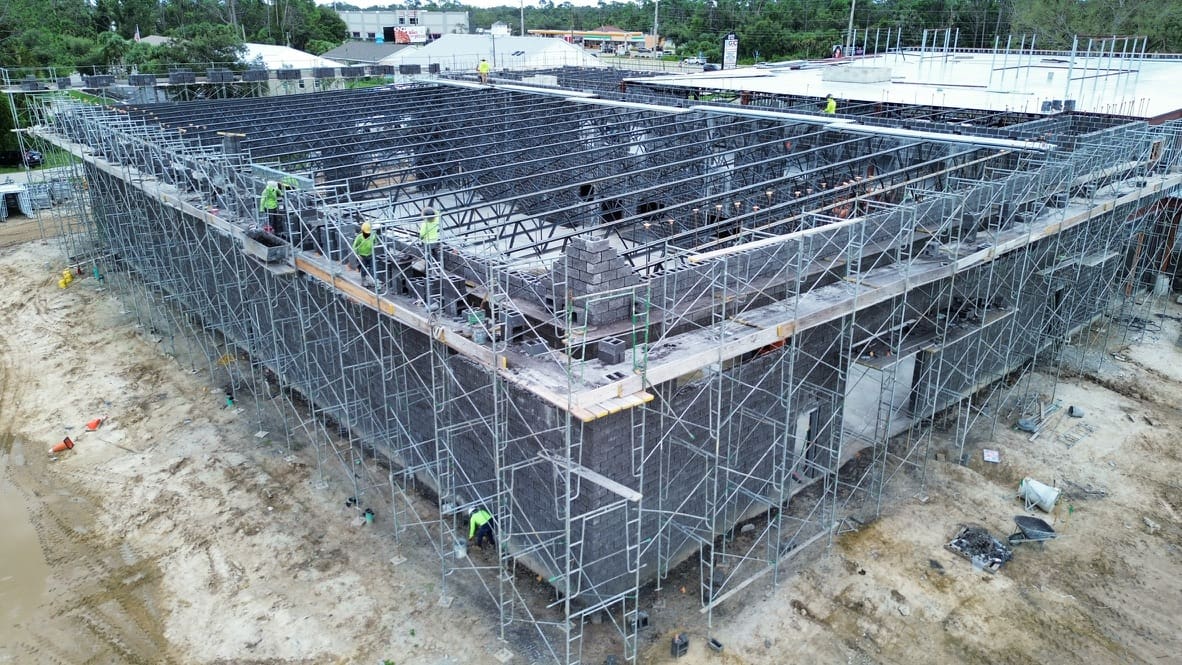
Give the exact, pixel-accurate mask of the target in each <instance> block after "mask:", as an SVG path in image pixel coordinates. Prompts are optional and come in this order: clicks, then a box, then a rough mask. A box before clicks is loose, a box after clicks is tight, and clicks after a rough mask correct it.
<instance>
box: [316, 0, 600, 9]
mask: <svg viewBox="0 0 1182 665" xmlns="http://www.w3.org/2000/svg"><path fill="white" fill-rule="evenodd" d="M570 3H571V4H572V5H574V6H576V7H590V6H594V5H597V4H599V2H598V0H570ZM316 4H318V5H332V2H331V0H316ZM349 4H351V5H354V6H356V7H361V8H362V9H365V8H368V7H383V6H385V5H389V4H391V0H351V2H350V3H349ZM465 4H467V5H471V6H473V7H501V6H509V7H519V6H520V4H519V0H468V1H467V2H466V3H465ZM554 4H556V5H560V4H562V0H555V2H554ZM525 6H526V7H537V6H538V2H537V0H525Z"/></svg>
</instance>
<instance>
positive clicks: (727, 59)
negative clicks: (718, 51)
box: [722, 32, 739, 69]
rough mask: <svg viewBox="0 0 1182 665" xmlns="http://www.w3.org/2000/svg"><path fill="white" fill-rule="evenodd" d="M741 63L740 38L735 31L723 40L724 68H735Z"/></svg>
mask: <svg viewBox="0 0 1182 665" xmlns="http://www.w3.org/2000/svg"><path fill="white" fill-rule="evenodd" d="M738 65H739V38H738V36H736V35H735V33H733V32H732V33H731V34H729V35H727V36H726V39H724V40H722V68H723V69H734V68H735V67H738Z"/></svg>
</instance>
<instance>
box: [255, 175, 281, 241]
mask: <svg viewBox="0 0 1182 665" xmlns="http://www.w3.org/2000/svg"><path fill="white" fill-rule="evenodd" d="M259 212H261V213H264V214H266V215H267V226H268V227H270V228H266V229H264V230H266V231H274V230H275V228H276V227H278V226H279V183H278V182H275V181H274V180H268V181H267V186H266V187H264V188H263V193H262V194H261V195H260V196H259Z"/></svg>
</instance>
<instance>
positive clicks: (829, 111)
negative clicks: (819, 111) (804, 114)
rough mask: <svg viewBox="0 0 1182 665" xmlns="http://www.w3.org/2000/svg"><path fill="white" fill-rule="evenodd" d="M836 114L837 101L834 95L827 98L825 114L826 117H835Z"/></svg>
mask: <svg viewBox="0 0 1182 665" xmlns="http://www.w3.org/2000/svg"><path fill="white" fill-rule="evenodd" d="M836 113H837V100H836V99H834V98H833V95H829V96H828V97H826V98H825V114H826V115H834V114H836Z"/></svg>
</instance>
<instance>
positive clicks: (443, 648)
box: [0, 230, 503, 665]
mask: <svg viewBox="0 0 1182 665" xmlns="http://www.w3.org/2000/svg"><path fill="white" fill-rule="evenodd" d="M0 231H2V230H0ZM58 255H59V253H58V252H57V250H56V248H54V247H52V246H50V245H47V244H45V243H43V242H35V243H31V244H25V245H21V246H19V247H17V248H14V249H6V250H2V251H0V283H2V284H3V285H4V287H3V289H2V290H0V357H2V358H3V362H2V363H0V370H2V372H3V373H2V374H0V424H2V426H3V430H2V431H0V445H2V447H0V460H2V466H3V474H4V483H3V484H0V491H2V492H3V495H2V496H3V503H4V506H5V510H4V513H3V514H4V516H5V517H6V518H11V519H12V520H13V521H12V523H13V524H15V525H16V526H15V527H14V528H13V530H12V531H13V533H17V534H18V535H19V534H20V533H21V532H22V530H28V531H31V532H32V533H35V538H32V537H29V538H25V539H20V538H14V539H12V540H13V542H14V543H15V545H14V546H13V549H14V550H15V551H11V552H10V550H9V549H7V548H6V549H5V550H0V552H2V553H4V554H5V560H6V564H5V566H4V572H3V574H2V575H0V599H3V600H5V601H6V602H5V612H4V613H3V614H0V617H2V618H3V619H4V623H3V625H2V626H0V663H9V662H10V663H58V664H67V663H70V664H72V663H167V662H170V663H278V662H283V663H332V662H342V663H344V662H369V663H374V662H381V661H382V660H383V659H386V658H389V659H392V660H393V661H394V662H396V663H399V664H400V665H401V664H403V663H430V664H432V665H434V664H435V663H445V662H489V661H490V660H491V654H492V653H493V652H495V651H497V650H499V649H501V648H502V647H503V644H501V643H498V641H497V640H496V638H495V635H494V634H493V630H494V629H495V628H496V622H495V620H494V621H484V620H478V618H477V617H479V616H481V615H482V612H476V611H474V610H473V609H472V608H471V607H469V606H468V601H467V599H466V598H465V597H460V598H457V599H456V600H455V601H454V603H453V604H452V606H451V608H449V609H448V610H447V611H446V613H445V616H444V620H440V612H439V608H438V607H437V601H438V598H439V595H440V594H439V567H438V563H437V562H436V561H435V555H434V554H433V553H431V552H428V551H426V550H425V549H415V550H413V551H411V550H408V551H407V552H406V554H407V558H408V559H411V561H410V562H407V563H401V564H398V565H395V564H393V563H392V560H393V561H397V558H396V557H399V556H401V555H400V554H399V546H398V544H397V543H396V542H395V541H394V539H393V538H392V537H389V535H388V532H387V533H382V530H381V528H380V526H381V518H382V517H384V515H383V514H382V511H381V509H380V508H379V510H378V512H379V520H378V522H377V524H375V526H372V527H371V526H362V525H360V524H359V522H361V521H360V520H358V519H357V512H356V511H355V510H351V509H346V508H345V505H344V500H345V498H346V497H347V496H348V494H349V493H348V492H347V491H345V490H343V489H341V488H342V487H346V485H344V484H343V483H340V482H336V481H335V480H334V479H332V478H330V477H327V476H321V475H320V474H319V473H317V472H316V471H315V470H314V468H313V465H314V460H309V458H310V457H311V456H310V455H307V454H306V453H307V451H304V453H305V454H304V455H301V454H294V455H293V453H292V451H289V450H287V449H285V448H284V447H282V446H280V445H278V444H277V443H275V442H273V441H271V440H270V439H269V438H268V437H263V438H260V437H256V436H255V433H256V432H257V431H258V427H257V423H255V422H253V421H251V420H250V419H249V418H248V415H247V414H245V413H239V412H237V410H233V409H225V408H222V407H223V406H224V399H223V397H222V394H221V391H220V389H218V390H212V389H211V387H210V386H208V385H207V381H204V380H202V378H201V375H200V373H194V372H191V371H190V370H189V369H187V368H185V367H183V366H182V364H181V363H180V362H178V361H177V359H174V358H172V357H170V356H168V355H167V354H165V353H164V352H163V350H164V346H162V345H160V344H153V343H152V342H151V340H150V338H149V337H148V336H147V335H144V334H142V333H143V331H140V330H137V329H136V327H135V324H134V322H133V321H132V319H131V317H130V316H129V315H128V314H127V313H126V312H124V311H123V310H122V308H121V305H120V304H119V303H118V302H117V301H116V300H115V298H114V297H113V296H112V295H111V294H109V293H106V292H104V291H103V290H102V288H101V284H99V283H97V282H95V281H94V280H92V279H89V278H83V279H80V280H79V281H77V282H75V283H74V284H73V285H71V286H70V287H69V288H67V289H65V290H62V289H59V288H58V286H57V284H56V279H57V275H58V270H59V268H57V267H56V266H55V265H54V264H53V261H51V260H47V258H52V257H54V256H58ZM99 416H107V420H106V421H105V422H104V424H103V425H102V427H101V429H99V430H98V431H97V432H93V433H90V432H87V433H83V429H84V428H83V425H84V423H86V422H87V421H89V420H91V419H92V418H96V417H99ZM64 436H70V437H72V438H73V439H74V440H75V441H76V444H77V445H76V446H75V448H74V449H73V450H72V451H69V452H66V453H64V454H61V455H59V456H57V458H56V460H55V459H54V458H53V457H52V456H50V455H48V454H46V451H47V450H48V449H49V448H50V447H51V446H52V445H53V444H55V443H57V442H59V441H61V440H62V438H63V437H64ZM362 523H363V522H362ZM8 524H9V520H8V519H6V533H7V532H8V530H9V527H8V526H7V525H8ZM26 525H27V527H26ZM387 526H388V525H387ZM26 541H27V542H28V543H30V546H29V547H25V548H24V549H23V550H22V549H20V543H21V542H26ZM10 556H11V557H12V558H11V561H12V565H11V566H9V564H8V562H9V557H10ZM428 556H429V557H430V558H429V559H426V557H428ZM416 557H417V558H422V559H424V561H425V563H422V564H416V563H415V561H416ZM10 571H11V572H10ZM9 601H10V602H9ZM449 658H452V659H453V660H451V661H449V660H448V659H449Z"/></svg>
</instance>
